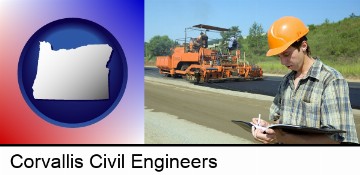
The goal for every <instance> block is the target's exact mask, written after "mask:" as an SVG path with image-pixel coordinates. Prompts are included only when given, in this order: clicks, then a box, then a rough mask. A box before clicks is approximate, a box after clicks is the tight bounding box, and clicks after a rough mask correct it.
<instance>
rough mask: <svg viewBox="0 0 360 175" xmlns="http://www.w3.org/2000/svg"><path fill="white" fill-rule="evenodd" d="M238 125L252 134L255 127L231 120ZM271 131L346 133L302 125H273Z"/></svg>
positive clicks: (248, 123)
mask: <svg viewBox="0 0 360 175" xmlns="http://www.w3.org/2000/svg"><path fill="white" fill-rule="evenodd" d="M231 121H232V122H233V123H235V124H236V125H238V126H240V127H241V128H243V129H244V130H246V131H248V132H251V127H252V126H254V125H253V124H252V123H250V122H245V121H241V120H231ZM268 128H270V129H282V130H283V131H285V132H289V133H293V134H329V135H332V134H336V133H346V131H343V130H339V129H334V128H328V127H323V128H315V127H308V126H300V125H289V124H273V125H271V126H269V127H268Z"/></svg>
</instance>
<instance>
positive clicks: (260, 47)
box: [246, 22, 267, 57]
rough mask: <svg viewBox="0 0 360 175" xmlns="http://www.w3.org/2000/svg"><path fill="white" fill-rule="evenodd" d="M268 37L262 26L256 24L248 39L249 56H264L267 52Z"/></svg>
mask: <svg viewBox="0 0 360 175" xmlns="http://www.w3.org/2000/svg"><path fill="white" fill-rule="evenodd" d="M266 40H267V36H266V33H265V32H264V29H263V27H262V26H261V24H258V23H256V22H254V24H253V25H252V26H251V28H250V29H249V35H248V36H247V38H246V41H247V46H248V49H249V50H248V52H247V53H248V56H257V57H258V56H260V57H262V56H264V55H265V53H266V50H267V41H266Z"/></svg>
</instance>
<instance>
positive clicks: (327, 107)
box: [269, 59, 358, 143]
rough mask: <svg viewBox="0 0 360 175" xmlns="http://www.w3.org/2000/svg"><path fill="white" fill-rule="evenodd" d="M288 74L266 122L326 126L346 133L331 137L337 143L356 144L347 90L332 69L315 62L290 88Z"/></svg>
mask: <svg viewBox="0 0 360 175" xmlns="http://www.w3.org/2000/svg"><path fill="white" fill-rule="evenodd" d="M295 74H296V72H295V71H292V72H290V73H289V74H287V75H285V77H284V78H283V80H282V82H281V83H280V87H279V89H278V92H277V94H276V96H275V99H274V101H273V103H272V105H271V107H270V116H269V117H270V120H273V121H277V120H279V123H283V124H292V125H303V126H309V127H317V128H320V127H330V128H335V129H341V130H344V131H346V133H341V134H334V135H332V136H331V138H332V139H334V140H336V141H339V142H352V143H358V138H357V133H356V128H355V123H354V117H353V113H352V108H351V104H350V99H349V87H348V84H347V82H346V80H345V79H344V78H343V76H342V75H341V74H340V73H339V72H338V71H336V70H335V69H333V68H331V67H329V66H327V65H325V64H323V63H322V62H321V61H320V60H319V59H316V60H315V62H314V63H313V65H312V66H311V68H310V69H309V71H308V73H307V75H306V76H305V77H304V78H303V79H301V80H300V81H299V84H298V86H297V88H296V89H295V88H294V77H295Z"/></svg>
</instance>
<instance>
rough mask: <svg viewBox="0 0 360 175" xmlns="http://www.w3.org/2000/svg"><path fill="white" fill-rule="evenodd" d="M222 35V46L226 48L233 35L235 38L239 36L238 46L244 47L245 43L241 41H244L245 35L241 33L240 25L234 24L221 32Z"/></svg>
mask: <svg viewBox="0 0 360 175" xmlns="http://www.w3.org/2000/svg"><path fill="white" fill-rule="evenodd" d="M220 35H221V37H222V39H221V43H220V44H221V46H222V47H224V48H226V47H227V42H228V41H229V39H230V37H231V36H235V38H237V41H238V48H239V49H242V48H243V45H242V43H241V42H240V41H242V39H243V37H242V35H241V30H240V29H239V26H232V27H230V29H229V31H226V32H220Z"/></svg>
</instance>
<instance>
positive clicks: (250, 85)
mask: <svg viewBox="0 0 360 175" xmlns="http://www.w3.org/2000/svg"><path fill="white" fill-rule="evenodd" d="M145 76H149V77H156V78H164V79H176V80H177V81H185V82H187V81H186V80H185V79H182V78H181V77H178V78H173V77H166V76H164V75H162V74H159V70H158V69H157V68H156V67H145ZM281 79H282V77H281V76H268V75H265V76H264V79H263V80H256V81H242V82H241V83H238V82H234V81H225V82H217V83H201V84H197V86H204V87H211V88H215V89H226V90H232V91H238V92H248V93H254V94H261V95H268V96H273V97H274V96H275V94H276V91H277V89H278V87H279V84H280V81H281ZM188 83H191V82H188ZM348 84H349V95H350V102H351V107H352V108H353V109H360V82H348Z"/></svg>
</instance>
